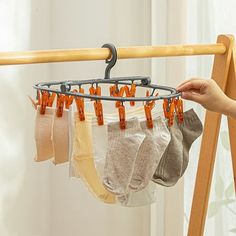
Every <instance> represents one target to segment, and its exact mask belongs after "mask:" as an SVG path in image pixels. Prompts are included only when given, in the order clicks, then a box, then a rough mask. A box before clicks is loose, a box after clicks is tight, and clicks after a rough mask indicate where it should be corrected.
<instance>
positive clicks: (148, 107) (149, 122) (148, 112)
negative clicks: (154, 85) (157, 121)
mask: <svg viewBox="0 0 236 236" xmlns="http://www.w3.org/2000/svg"><path fill="white" fill-rule="evenodd" d="M149 96H150V92H149V91H148V90H147V92H146V97H149ZM154 106H155V101H148V102H146V104H145V105H144V111H145V115H146V120H147V127H148V128H149V129H152V128H153V121H152V109H153V107H154Z"/></svg>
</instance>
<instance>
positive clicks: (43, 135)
mask: <svg viewBox="0 0 236 236" xmlns="http://www.w3.org/2000/svg"><path fill="white" fill-rule="evenodd" d="M54 113H55V109H54V108H51V107H47V108H46V111H45V114H44V115H41V114H40V106H38V107H37V113H36V120H35V143H36V150H37V154H36V157H35V161H46V160H49V159H51V158H52V157H53V155H54V153H53V144H52V127H53V117H54Z"/></svg>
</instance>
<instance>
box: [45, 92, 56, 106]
mask: <svg viewBox="0 0 236 236" xmlns="http://www.w3.org/2000/svg"><path fill="white" fill-rule="evenodd" d="M55 97H56V93H52V94H51V95H49V97H48V103H47V106H48V107H52V105H53V102H54V100H55Z"/></svg>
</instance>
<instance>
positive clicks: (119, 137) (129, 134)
mask: <svg viewBox="0 0 236 236" xmlns="http://www.w3.org/2000/svg"><path fill="white" fill-rule="evenodd" d="M144 138H145V134H144V133H143V132H142V130H141V127H140V124H139V121H138V119H137V118H134V119H131V120H128V121H126V129H124V130H121V129H120V123H119V122H113V123H109V124H108V149H107V153H106V162H105V166H104V176H103V184H104V186H105V187H106V188H107V189H108V190H109V191H110V192H112V193H115V194H116V195H123V194H125V193H127V191H128V185H129V182H130V180H131V176H132V173H133V170H134V163H135V160H136V157H137V153H138V150H139V147H140V145H141V143H142V142H143V140H144Z"/></svg>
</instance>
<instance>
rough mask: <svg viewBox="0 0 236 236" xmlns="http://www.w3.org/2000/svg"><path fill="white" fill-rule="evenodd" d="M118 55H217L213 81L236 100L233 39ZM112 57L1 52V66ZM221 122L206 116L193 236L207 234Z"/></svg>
mask: <svg viewBox="0 0 236 236" xmlns="http://www.w3.org/2000/svg"><path fill="white" fill-rule="evenodd" d="M117 52H118V58H119V59H125V58H126V59H127V58H147V57H167V56H191V55H210V54H213V55H215V58H214V64H213V70H212V79H214V80H215V81H216V82H217V84H218V85H219V86H220V88H221V89H222V90H223V91H224V92H225V94H226V95H227V96H229V97H231V98H233V99H235V100H236V64H235V63H236V54H235V49H234V37H233V36H232V35H219V36H218V39H217V43H216V44H207V45H173V46H171V45H166V46H142V47H129V48H118V49H117ZM109 57H110V51H109V49H107V48H90V49H73V50H47V51H27V52H1V53H0V65H16V64H32V63H49V62H66V61H88V60H105V59H107V58H109ZM220 122H221V114H218V113H214V112H210V111H207V112H206V117H205V125H204V131H203V137H202V143H201V150H200V157H199V162H198V170H197V177H196V182H195V190H194V196H193V202H192V209H191V216H190V223H189V229H188V235H189V236H195V235H196V236H199V235H203V233H204V225H205V220H206V214H207V208H208V200H209V193H210V188H211V180H212V173H213V168H214V162H215V155H216V148H217V141H218V137H219V129H220ZM228 127H229V138H230V146H231V155H232V163H233V173H234V185H235V189H236V120H233V119H231V118H228ZM222 161H224V160H222Z"/></svg>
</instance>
